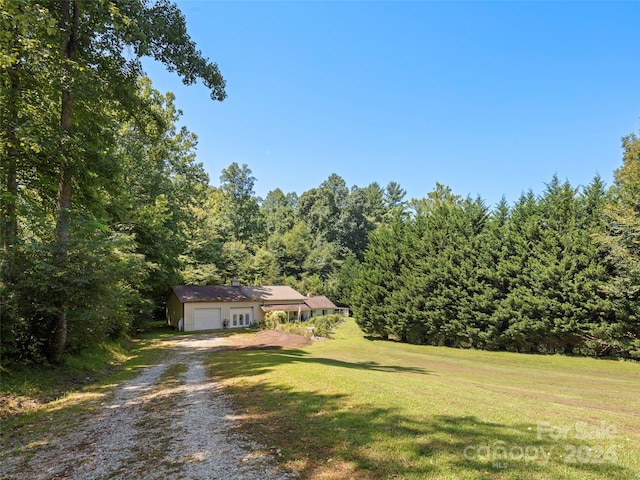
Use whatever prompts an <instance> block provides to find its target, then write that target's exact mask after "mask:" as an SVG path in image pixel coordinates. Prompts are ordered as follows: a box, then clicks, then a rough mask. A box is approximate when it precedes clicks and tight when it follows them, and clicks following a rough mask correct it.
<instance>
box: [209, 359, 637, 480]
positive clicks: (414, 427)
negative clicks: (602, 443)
mask: <svg viewBox="0 0 640 480" xmlns="http://www.w3.org/2000/svg"><path fill="white" fill-rule="evenodd" d="M290 362H316V363H321V364H324V365H327V366H330V367H335V368H357V369H362V373H359V375H366V374H367V373H366V371H367V370H374V371H379V370H382V371H387V372H402V371H405V369H404V368H399V369H398V368H397V367H390V366H384V365H378V364H351V363H347V362H340V361H335V360H328V359H318V358H305V352H302V351H297V350H286V351H285V350H283V351H274V350H263V351H260V350H244V351H226V352H222V351H221V352H216V353H213V354H212V355H210V357H209V361H208V365H209V369H210V373H211V374H212V375H213V376H214V378H222V379H227V380H228V381H227V382H226V384H227V387H228V391H229V392H230V393H231V394H232V395H233V397H234V402H235V404H236V405H237V406H238V407H239V409H240V413H241V417H240V418H241V426H240V427H239V428H240V430H241V431H242V432H244V433H246V434H248V435H250V436H252V437H253V438H255V439H256V440H258V441H259V442H260V443H262V444H263V445H265V446H266V447H268V448H269V449H270V450H271V451H272V452H274V453H276V454H278V455H281V456H282V461H283V462H284V463H285V465H287V466H288V467H289V468H292V469H294V470H296V471H298V472H299V474H300V478H302V479H316V478H317V479H320V478H322V479H335V480H347V479H356V480H361V479H387V478H405V479H424V478H456V479H457V478H500V479H514V480H515V479H547V478H565V479H587V478H590V479H597V478H609V479H621V480H622V479H628V478H634V477H633V473H636V472H631V471H630V470H629V469H627V468H625V467H623V466H620V465H618V464H617V463H616V458H613V457H612V458H603V457H602V456H600V457H598V455H599V452H596V453H587V449H588V448H589V447H592V446H593V447H594V448H595V447H596V446H595V445H587V444H586V443H587V442H585V441H577V440H575V441H573V440H566V441H565V440H558V439H557V438H554V437H553V436H552V435H549V434H542V435H539V434H538V432H537V426H536V425H531V424H509V425H507V424H500V423H491V422H487V421H485V420H483V419H481V418H477V417H473V416H455V415H436V416H434V415H429V414H427V413H425V414H420V413H418V414H413V413H412V414H411V415H407V414H405V413H404V412H403V411H402V410H401V409H399V408H397V407H395V406H393V405H389V404H381V403H378V404H377V403H376V401H375V400H373V399H372V401H370V402H363V401H362V400H360V401H355V400H354V396H352V395H351V393H350V392H349V391H348V389H349V387H348V386H347V387H346V388H343V389H342V390H343V393H333V394H329V393H326V392H325V391H304V390H301V389H299V388H297V387H296V386H295V385H276V384H270V383H268V382H255V381H252V380H251V379H250V377H252V376H255V375H259V374H260V373H266V372H267V371H269V370H271V369H274V368H277V367H278V366H280V365H282V364H286V363H290ZM411 370H412V369H410V371H411ZM416 370H419V369H416ZM413 373H415V372H413ZM420 373H425V372H422V371H421V372H420ZM327 375H331V371H330V370H328V371H327ZM236 377H239V378H237V379H236ZM242 377H245V379H243V378H242ZM246 377H249V379H246ZM393 378H394V377H393V376H392V375H390V376H389V381H390V382H391V381H394V380H393ZM396 378H398V377H396ZM328 383H329V382H328ZM352 388H357V387H356V386H355V385H354V386H353V387H352ZM329 390H330V389H327V392H328V391H329ZM334 391H335V390H334ZM373 393H374V392H372V398H374V396H373ZM365 398H366V396H365ZM360 399H362V395H360ZM427 410H428V409H427V408H425V412H426V411H427ZM593 443H596V442H595V441H594V442H593ZM583 446H584V449H582V452H583V454H582V456H579V455H574V457H573V458H571V457H570V454H571V448H572V447H575V449H580V448H582V447H583ZM574 453H575V452H574ZM589 455H591V457H589ZM568 456H569V457H570V458H567V457H568ZM600 460H602V463H601V464H599V463H598V462H599V461H600Z"/></svg>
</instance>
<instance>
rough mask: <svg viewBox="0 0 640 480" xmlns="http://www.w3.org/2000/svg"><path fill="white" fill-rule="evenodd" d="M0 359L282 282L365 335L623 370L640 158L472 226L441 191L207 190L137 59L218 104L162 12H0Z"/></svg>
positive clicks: (32, 354)
mask: <svg viewBox="0 0 640 480" xmlns="http://www.w3.org/2000/svg"><path fill="white" fill-rule="evenodd" d="M0 6H1V9H0V70H1V76H0V156H1V164H0V175H1V179H2V181H1V184H0V198H1V199H2V205H1V207H0V240H1V244H2V245H1V246H2V256H1V258H0V302H1V304H0V309H1V311H0V315H1V317H0V354H1V356H2V362H11V361H21V362H35V363H42V362H52V363H60V362H62V361H63V360H64V356H65V355H68V354H74V353H76V352H79V351H81V350H83V349H87V348H90V347H92V346H94V345H95V344H97V343H100V342H103V341H105V340H108V339H117V338H121V337H123V336H126V335H127V334H129V333H131V332H132V331H135V330H136V329H137V328H139V327H140V326H141V325H142V324H144V323H145V322H147V321H148V320H151V319H157V318H163V317H164V301H165V298H166V295H167V293H168V290H169V288H170V287H171V286H173V285H177V284H182V283H189V284H228V283H229V282H230V280H231V278H233V277H238V278H239V279H240V280H241V281H242V282H243V283H245V284H256V285H259V284H288V285H291V286H293V287H294V288H296V289H297V290H299V291H300V292H302V293H311V294H325V295H328V296H329V297H330V298H332V299H333V300H334V302H336V303H339V304H343V305H351V306H352V307H353V309H354V312H355V314H356V318H357V320H358V321H359V323H360V324H361V326H362V328H363V329H364V330H365V331H366V332H367V333H370V334H375V335H380V336H383V337H389V336H394V337H396V338H398V339H400V340H403V341H409V342H415V343H435V344H443V345H453V346H468V347H474V348H492V349H509V350H517V351H545V352H556V351H562V352H575V353H586V354H596V355H623V356H634V355H637V351H638V340H637V335H638V322H637V319H636V318H637V312H636V306H635V305H636V304H637V295H638V287H637V285H639V284H640V283H639V281H638V280H640V278H639V275H638V272H640V268H639V267H638V258H640V257H639V256H640V252H639V251H638V245H640V236H639V235H638V233H637V232H640V222H638V218H640V216H639V214H640V212H639V211H638V209H640V206H639V205H640V203H639V202H638V201H637V199H638V198H640V169H639V168H638V164H639V163H640V161H639V156H640V155H639V150H640V147H639V143H638V140H637V138H636V137H635V136H633V135H631V136H629V137H626V138H625V139H624V140H623V146H624V149H625V157H624V159H623V166H622V167H621V168H620V170H619V171H618V172H616V181H615V184H614V186H612V188H610V189H607V188H605V186H604V185H603V184H602V182H601V181H600V180H599V179H596V180H594V182H593V184H592V185H590V186H588V187H587V188H584V189H582V190H578V189H575V188H573V187H571V186H570V185H569V184H568V183H566V182H565V183H562V182H560V181H559V180H558V179H556V178H554V179H552V181H551V182H550V184H549V185H548V188H547V191H546V192H545V194H544V195H542V196H540V197H536V196H535V195H533V194H532V193H529V194H527V195H524V196H523V197H522V198H521V199H520V200H519V201H518V202H516V204H515V205H514V206H512V207H510V206H509V205H508V204H507V203H506V201H504V202H502V203H501V204H500V205H498V206H497V207H496V208H495V209H489V208H487V207H486V206H485V205H484V202H483V201H482V200H481V199H475V200H471V199H467V198H461V197H459V196H457V195H455V194H453V193H452V192H451V191H450V189H448V188H447V187H445V186H440V185H438V186H436V189H435V190H434V191H433V192H431V193H430V194H429V195H428V196H427V198H424V199H412V200H407V199H406V198H405V197H406V192H405V190H404V189H402V187H401V186H400V185H399V184H398V183H396V182H390V183H389V184H387V185H386V186H384V187H383V186H381V185H379V184H378V183H375V182H374V183H372V184H370V185H367V186H364V187H358V186H348V185H347V184H346V182H345V181H344V179H343V178H341V177H340V176H339V175H337V174H335V173H334V174H332V175H330V176H329V177H328V178H327V179H325V180H324V181H322V182H319V185H318V187H316V188H312V189H310V190H308V191H306V192H303V193H301V194H300V195H298V194H296V193H294V192H284V191H282V190H281V189H279V188H276V189H274V190H272V191H271V192H269V193H268V194H267V195H266V197H265V198H258V197H257V196H256V195H255V192H254V186H255V182H256V179H255V177H254V176H253V175H252V172H251V170H250V168H249V167H248V166H247V165H238V164H236V163H233V164H231V165H229V166H227V167H226V168H224V169H222V170H221V174H220V182H219V186H218V187H212V186H211V185H210V178H209V176H208V174H207V172H205V170H204V168H203V166H202V164H201V163H198V162H197V161H196V156H195V151H196V145H197V138H196V136H195V135H194V134H192V133H191V132H189V131H188V130H187V129H186V128H184V127H179V126H178V122H179V119H180V112H179V110H178V109H177V108H176V106H175V103H174V102H175V98H174V96H173V95H172V94H171V93H167V94H162V93H161V92H158V91H157V90H155V89H154V88H153V85H152V83H151V81H150V80H149V79H147V78H145V77H144V72H143V71H142V68H141V65H140V58H141V57H145V56H147V57H152V58H155V59H156V60H158V61H160V62H163V63H164V64H165V65H166V66H167V68H168V69H169V70H170V71H174V72H176V73H177V74H178V75H180V76H181V78H182V79H183V81H184V82H185V83H187V84H190V83H194V82H196V81H202V82H203V83H204V84H205V85H206V86H207V87H209V89H210V92H211V98H212V99H213V100H216V101H217V100H223V99H224V98H225V95H226V94H225V82H224V79H223V78H222V75H221V73H220V71H219V70H218V67H217V66H216V64H215V63H212V62H210V61H209V60H208V59H206V58H205V57H203V56H202V54H201V52H199V51H198V50H197V49H196V46H195V45H194V43H193V42H192V41H191V39H190V38H189V36H188V34H187V32H186V27H185V23H184V17H183V16H182V14H181V12H180V11H179V10H178V9H177V8H176V7H175V5H173V4H172V3H171V2H169V1H167V0H159V1H157V2H155V3H152V4H151V3H149V2H147V1H143V0H131V1H128V2H118V3H114V2H111V1H108V0H95V1H93V2H79V1H72V0H66V1H57V2H49V1H31V0H0Z"/></svg>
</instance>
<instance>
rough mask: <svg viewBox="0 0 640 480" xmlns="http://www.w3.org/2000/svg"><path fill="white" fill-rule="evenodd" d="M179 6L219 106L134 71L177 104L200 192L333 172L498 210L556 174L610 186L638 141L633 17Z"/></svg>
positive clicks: (167, 79)
mask: <svg viewBox="0 0 640 480" xmlns="http://www.w3.org/2000/svg"><path fill="white" fill-rule="evenodd" d="M177 4H178V6H179V8H180V9H181V10H182V12H183V13H184V14H185V17H186V19H187V26H188V30H189V33H190V35H191V37H192V38H193V40H194V41H195V42H196V44H197V45H198V48H199V49H200V50H201V51H202V52H203V54H204V55H205V56H207V57H209V59H210V60H212V61H214V62H216V63H217V64H218V66H219V67H220V70H221V72H222V74H223V76H224V77H225V80H226V81H227V93H228V98H227V99H226V100H224V102H222V103H220V102H213V101H211V100H210V99H209V96H208V92H207V91H206V89H205V88H204V87H202V86H201V85H195V86H189V87H185V86H183V85H182V83H181V81H180V79H179V78H178V77H177V76H175V75H174V74H170V73H167V72H165V71H164V69H163V67H162V65H157V64H154V63H152V62H145V68H146V72H147V74H148V75H149V77H151V79H152V80H153V83H154V86H155V87H156V88H157V89H159V90H160V91H162V92H167V91H171V92H173V93H175V94H176V105H177V107H178V108H180V109H181V110H182V111H183V117H182V123H183V124H184V125H185V126H187V128H188V129H189V130H190V131H191V132H193V133H195V134H196V135H197V136H198V138H199V143H198V150H197V152H198V157H197V158H198V161H199V162H202V163H203V164H204V166H205V169H206V170H207V172H208V173H209V175H210V177H211V184H212V185H217V184H218V180H219V175H220V172H221V170H222V169H223V168H225V167H227V166H228V165H229V164H231V163H232V162H237V163H239V164H247V165H248V166H249V168H250V169H251V170H252V172H253V175H254V176H255V177H256V178H257V182H256V185H255V191H256V194H257V195H259V196H262V197H264V196H265V195H266V194H267V193H268V192H269V191H270V190H273V189H275V188H278V187H279V188H281V189H282V190H283V191H285V192H290V191H295V192H297V193H298V194H300V193H302V192H304V191H306V190H309V189H310V188H314V187H317V186H318V185H319V184H320V183H321V182H322V181H323V180H325V179H326V178H327V177H328V176H329V175H330V174H332V173H337V174H338V175H340V176H342V177H343V178H344V179H345V181H346V182H347V185H349V186H353V185H357V186H360V187H364V186H366V185H368V184H369V183H371V182H374V181H376V182H378V183H379V184H380V185H381V186H383V187H384V186H385V185H386V184H387V183H388V182H390V181H396V182H398V183H399V184H400V185H401V186H402V187H403V188H404V189H405V190H407V198H422V197H424V196H426V194H427V193H428V192H429V191H431V190H432V189H433V188H434V186H435V184H436V182H439V183H442V184H445V185H448V186H450V187H451V188H452V189H453V191H454V192H455V193H457V194H460V195H463V196H466V195H471V196H472V197H475V196H477V195H480V196H481V197H482V198H484V199H485V200H486V202H487V204H488V205H490V206H493V205H494V204H495V203H497V202H498V201H499V200H500V198H501V197H502V196H503V195H504V196H506V198H507V200H508V201H509V203H513V202H514V201H516V200H517V198H518V197H519V196H520V194H521V193H522V192H524V191H527V190H529V189H532V190H533V191H534V192H536V193H541V192H542V191H543V189H544V187H545V183H546V182H548V181H549V180H550V179H551V177H552V175H554V174H557V175H558V176H559V177H560V178H561V179H562V180H564V179H567V180H569V181H570V182H571V183H572V184H573V185H575V186H578V185H586V184H588V183H589V182H590V181H591V179H592V178H593V177H594V175H596V174H600V175H601V177H602V178H603V179H604V180H605V181H606V182H607V184H611V181H612V178H613V171H614V170H615V169H616V168H617V167H619V166H620V164H621V155H622V150H621V148H620V137H622V136H623V135H627V134H629V133H632V132H636V133H637V132H638V130H639V127H640V34H639V31H640V30H639V25H640V2H430V1H411V2H409V1H407V2H403V1H393V2H380V1H378V2H364V1H333V2H328V1H314V2H304V1H280V2H269V1H263V2H247V1H240V2H233V1H226V2H219V1H204V0H201V1H195V0H188V1H179V2H177Z"/></svg>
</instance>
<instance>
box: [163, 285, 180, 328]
mask: <svg viewBox="0 0 640 480" xmlns="http://www.w3.org/2000/svg"><path fill="white" fill-rule="evenodd" d="M181 318H184V305H183V304H182V302H180V300H178V297H176V294H175V293H173V292H171V294H169V298H167V323H168V324H169V325H171V326H172V327H175V328H178V326H179V322H180V319H181Z"/></svg>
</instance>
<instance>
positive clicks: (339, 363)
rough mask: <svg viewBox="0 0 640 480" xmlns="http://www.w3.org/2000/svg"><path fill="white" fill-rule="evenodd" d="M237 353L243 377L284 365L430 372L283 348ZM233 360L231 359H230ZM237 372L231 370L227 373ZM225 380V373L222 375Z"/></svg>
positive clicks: (247, 350)
mask: <svg viewBox="0 0 640 480" xmlns="http://www.w3.org/2000/svg"><path fill="white" fill-rule="evenodd" d="M232 350H235V351H243V352H244V354H243V356H242V359H243V360H242V365H243V366H245V367H247V366H248V367H247V368H245V369H244V371H243V372H242V374H243V375H260V374H262V373H264V372H265V371H266V370H269V369H271V368H273V367H274V366H275V365H281V364H284V363H316V364H321V365H327V366H330V367H339V368H353V369H358V370H371V371H377V372H394V373H417V374H425V375H426V374H428V373H429V371H427V370H425V369H424V368H419V367H404V366H401V365H384V364H380V363H378V362H345V361H343V360H336V359H333V358H323V357H311V356H309V353H308V352H305V351H304V350H297V349H290V348H287V349H284V348H281V347H264V348H260V347H256V346H249V347H241V348H233V349H232ZM229 358H231V357H229ZM233 372H236V371H235V370H230V371H229V372H227V373H233ZM221 376H222V377H223V378H225V373H224V372H222V375H221Z"/></svg>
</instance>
